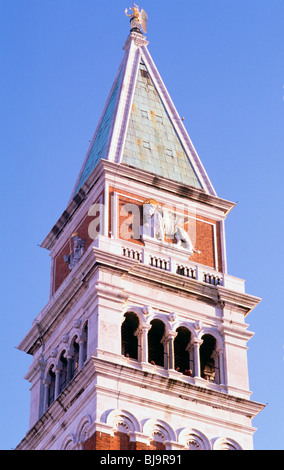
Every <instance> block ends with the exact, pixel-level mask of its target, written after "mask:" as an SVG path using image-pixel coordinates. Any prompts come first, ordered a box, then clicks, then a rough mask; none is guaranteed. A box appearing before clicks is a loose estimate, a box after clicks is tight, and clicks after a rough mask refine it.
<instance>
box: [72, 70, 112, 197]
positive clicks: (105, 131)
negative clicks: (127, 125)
mask: <svg viewBox="0 0 284 470" xmlns="http://www.w3.org/2000/svg"><path fill="white" fill-rule="evenodd" d="M120 79H121V72H120V74H119V76H118V79H117V81H116V84H115V86H114V89H113V92H112V94H111V97H110V100H109V102H108V105H107V107H106V110H105V113H104V116H103V118H102V121H101V124H100V127H99V129H98V132H97V134H96V137H95V141H94V143H93V146H92V148H91V150H90V152H89V155H88V158H87V161H86V164H85V167H84V170H83V172H82V174H81V176H80V180H79V183H78V185H77V188H76V190H75V194H76V193H77V192H78V191H79V189H80V188H81V187H82V186H83V184H84V183H85V181H86V180H87V179H88V177H89V176H90V174H91V173H92V171H93V170H94V169H95V167H96V166H97V164H98V162H99V160H100V159H101V158H104V155H105V151H106V146H107V142H108V137H109V132H110V129H111V124H112V118H113V112H114V109H115V105H116V100H117V95H118V90H119V85H120Z"/></svg>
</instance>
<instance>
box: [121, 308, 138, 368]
mask: <svg viewBox="0 0 284 470" xmlns="http://www.w3.org/2000/svg"><path fill="white" fill-rule="evenodd" d="M138 327H139V318H138V317H137V315H136V314H135V313H133V312H129V313H126V314H125V320H124V322H123V324H122V326H121V351H122V354H123V355H124V356H127V357H130V358H131V359H136V360H137V359H138V337H137V336H136V334H135V333H136V331H137V329H138Z"/></svg>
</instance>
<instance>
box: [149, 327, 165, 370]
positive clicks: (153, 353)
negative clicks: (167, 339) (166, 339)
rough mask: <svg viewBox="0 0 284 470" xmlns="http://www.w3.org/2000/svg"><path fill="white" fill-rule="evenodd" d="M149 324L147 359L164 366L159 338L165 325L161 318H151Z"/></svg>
mask: <svg viewBox="0 0 284 470" xmlns="http://www.w3.org/2000/svg"><path fill="white" fill-rule="evenodd" d="M151 325H152V327H151V329H150V330H149V333H148V361H149V362H150V363H151V364H156V365H157V366H162V367H164V364H165V361H164V345H163V344H162V343H161V340H162V338H163V336H164V334H165V325H164V323H163V322H162V321H161V320H153V321H151Z"/></svg>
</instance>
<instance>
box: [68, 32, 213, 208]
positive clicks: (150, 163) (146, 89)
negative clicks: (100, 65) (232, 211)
mask: <svg viewBox="0 0 284 470" xmlns="http://www.w3.org/2000/svg"><path fill="white" fill-rule="evenodd" d="M147 45H148V41H147V40H146V38H145V37H144V36H143V35H142V33H138V32H133V31H132V32H130V35H129V36H128V38H127V41H126V43H125V46H124V51H125V54H124V57H123V59H122V62H121V64H120V67H119V70H118V73H117V76H116V77H115V80H114V83H113V86H112V89H111V91H110V94H109V97H108V99H107V101H106V104H105V108H104V110H103V112H102V115H101V118H100V121H99V123H98V126H97V129H96V131H95V134H94V137H93V139H92V142H91V144H90V147H89V149H88V152H87V155H86V157H85V160H84V162H83V166H82V168H81V171H80V173H79V176H78V179H77V181H76V184H75V187H74V190H73V193H72V196H71V199H72V198H74V197H75V195H76V194H77V193H78V191H79V190H80V188H81V187H82V186H83V184H84V183H85V182H86V181H87V179H88V178H89V176H90V175H91V173H92V172H93V170H94V169H95V167H96V165H97V164H98V162H99V161H100V159H105V160H109V161H112V162H115V163H118V164H122V165H128V166H132V167H135V168H138V169H140V170H143V171H145V172H150V173H153V174H155V175H157V176H159V177H161V178H167V179H170V180H174V181H175V182H178V183H180V184H183V185H189V186H193V187H194V188H198V189H203V190H204V191H205V192H207V193H209V194H211V195H216V193H215V190H214V188H213V186H212V184H211V182H210V180H209V178H208V176H207V174H206V172H205V170H204V168H203V165H202V163H201V161H200V159H199V157H198V155H197V153H196V151H195V149H194V147H193V145H192V142H191V140H190V138H189V136H188V134H187V132H186V130H185V127H184V125H183V122H182V119H181V118H180V116H179V115H178V113H177V110H176V109H175V106H174V104H173V102H172V100H171V98H170V95H169V93H168V91H167V89H166V87H165V85H164V83H163V81H162V79H161V77H160V75H159V72H158V70H157V68H156V66H155V64H154V62H153V60H152V58H151V56H150V53H149V51H148V49H147Z"/></svg>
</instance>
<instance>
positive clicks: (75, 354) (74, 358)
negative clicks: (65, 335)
mask: <svg viewBox="0 0 284 470" xmlns="http://www.w3.org/2000/svg"><path fill="white" fill-rule="evenodd" d="M77 341H78V338H77V337H76V338H75V339H74V341H73V343H72V350H73V356H72V363H71V379H72V378H73V377H74V375H76V374H77V372H78V370H79V344H78V343H77Z"/></svg>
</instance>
